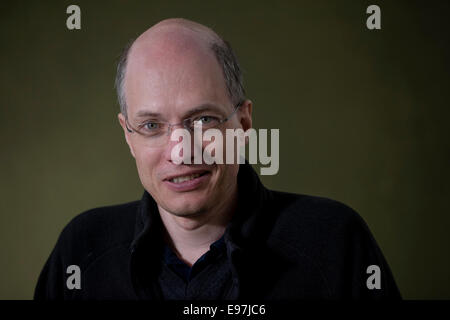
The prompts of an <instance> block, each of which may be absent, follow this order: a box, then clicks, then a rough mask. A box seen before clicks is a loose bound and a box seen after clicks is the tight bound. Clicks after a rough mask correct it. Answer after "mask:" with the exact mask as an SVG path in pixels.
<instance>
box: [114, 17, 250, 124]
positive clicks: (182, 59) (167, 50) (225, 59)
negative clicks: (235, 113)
mask: <svg viewBox="0 0 450 320" xmlns="http://www.w3.org/2000/svg"><path fill="white" fill-rule="evenodd" d="M186 63H191V64H192V63H194V64H197V65H198V67H201V66H202V65H209V67H210V68H217V69H218V70H219V72H221V73H222V75H223V85H224V87H225V90H226V91H227V94H228V96H229V99H230V100H231V102H232V103H233V104H237V103H238V102H240V101H242V100H244V98H245V92H244V88H243V79H242V73H241V70H240V67H239V63H238V61H237V59H236V56H235V55H234V53H233V51H232V49H231V47H230V45H229V44H228V43H227V42H226V41H224V40H223V39H222V38H221V37H220V36H218V35H217V34H216V33H215V32H214V31H213V30H211V29H210V28H208V27H206V26H204V25H201V24H199V23H196V22H193V21H189V20H186V19H179V18H178V19H167V20H163V21H161V22H159V23H157V24H155V25H154V26H152V27H151V28H150V29H148V30H147V31H145V32H144V33H143V34H141V35H140V36H139V37H138V38H137V39H136V40H135V41H134V42H132V43H130V44H129V45H128V46H127V47H126V48H125V50H124V52H123V54H122V56H121V58H120V61H119V64H118V67H117V75H116V89H117V94H118V99H119V104H120V109H121V113H122V114H123V115H124V116H127V102H128V101H127V97H126V86H127V82H128V81H131V80H130V77H129V74H135V73H136V72H143V70H146V69H149V68H156V67H160V66H162V65H165V66H167V72H170V70H171V69H172V70H174V71H175V70H177V68H180V66H181V65H182V64H186ZM194 70H195V68H194ZM152 85H159V86H163V85H164V83H154V84H152Z"/></svg>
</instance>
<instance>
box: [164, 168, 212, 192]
mask: <svg viewBox="0 0 450 320" xmlns="http://www.w3.org/2000/svg"><path fill="white" fill-rule="evenodd" d="M210 177H211V172H210V171H206V170H195V171H189V172H185V173H180V174H177V175H171V176H169V177H167V178H166V179H164V183H165V185H166V186H167V187H168V188H169V189H170V190H172V191H175V192H186V191H193V190H195V189H198V188H201V186H202V185H205V184H206V183H207V182H208V181H209V179H210Z"/></svg>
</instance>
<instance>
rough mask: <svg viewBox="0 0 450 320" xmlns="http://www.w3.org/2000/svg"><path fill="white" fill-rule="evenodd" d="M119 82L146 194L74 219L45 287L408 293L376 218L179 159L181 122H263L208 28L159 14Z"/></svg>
mask: <svg viewBox="0 0 450 320" xmlns="http://www.w3.org/2000/svg"><path fill="white" fill-rule="evenodd" d="M116 86H117V90H118V96H119V102H120V106H121V112H120V113H119V116H118V117H119V122H120V124H121V126H122V128H123V130H124V134H125V139H126V141H127V143H128V145H129V148H130V151H131V154H132V156H133V157H134V158H135V160H136V166H137V169H138V173H139V177H140V180H141V183H142V185H143V187H144V189H145V192H144V195H143V197H142V199H141V200H140V201H135V202H131V203H127V204H123V205H116V206H110V207H103V208H97V209H93V210H90V211H88V212H86V213H83V214H81V215H79V216H77V217H76V218H74V219H73V220H72V221H71V222H70V223H69V224H68V225H67V226H66V228H65V229H64V230H63V232H62V233H61V235H60V237H59V240H58V242H57V244H56V246H55V248H54V250H53V252H52V253H51V256H50V258H49V259H48V261H47V263H46V265H45V266H44V269H43V271H42V273H41V275H40V278H39V281H38V284H37V287H36V291H35V298H36V299H164V300H169V299H177V300H179V299H187V300H194V299H227V300H233V299H241V298H251V299H276V300H280V299H302V298H322V299H340V298H399V297H400V294H399V291H398V289H397V287H396V284H395V282H394V279H393V277H392V274H391V272H390V270H389V267H388V265H387V263H386V261H385V259H384V258H383V255H382V253H381V251H380V249H379V248H378V246H377V244H376V242H375V240H374V239H373V237H372V235H371V234H370V231H369V229H368V228H367V226H366V224H365V223H364V221H363V220H362V219H361V218H360V216H359V215H358V214H357V213H356V212H354V211H353V210H352V209H350V208H349V207H347V206H345V205H344V204H341V203H339V202H336V201H333V200H329V199H325V198H319V197H313V196H306V195H296V194H290V193H283V192H276V191H271V190H268V189H266V188H265V187H264V186H263V185H262V184H261V182H260V180H259V178H258V176H257V174H256V173H255V172H254V171H253V169H252V168H251V166H250V165H249V164H248V163H245V164H239V163H236V162H235V163H232V164H218V163H214V164H209V165H207V164H205V163H200V164H188V163H186V162H184V163H178V164H177V163H175V162H174V161H173V155H172V150H173V147H174V146H175V145H176V144H177V143H178V140H175V141H172V139H170V133H171V132H172V131H173V130H175V129H177V128H183V127H184V128H188V129H192V126H193V125H196V124H204V125H206V126H208V125H210V124H211V123H213V124H214V128H216V129H219V130H221V131H222V132H224V131H225V130H226V129H237V128H240V129H243V130H244V131H245V130H248V129H250V128H251V127H252V117H251V116H252V102H251V101H250V100H248V99H245V96H244V89H243V86H242V75H241V72H240V69H239V65H238V63H237V60H236V58H235V56H234V54H233V52H232V50H231V48H230V46H229V45H228V43H226V42H225V41H223V40H222V39H221V38H220V37H219V36H218V35H217V34H215V33H214V32H213V31H212V30H211V29H209V28H207V27H205V26H202V25H200V24H198V23H195V22H192V21H187V20H184V19H168V20H164V21H162V22H160V23H158V24H156V25H155V26H153V27H152V28H150V29H149V30H147V31H146V32H145V33H143V34H142V35H141V36H140V37H138V38H137V39H136V40H135V41H134V42H133V43H132V45H131V46H130V47H128V48H127V49H126V50H125V52H124V54H123V56H122V58H121V61H120V63H119V66H118V74H117V79H116ZM210 126H211V125H210ZM206 145H207V143H204V144H203V145H202V147H203V148H204V147H205V146H206ZM70 266H72V267H71V268H72V269H69V270H75V271H77V272H76V273H77V274H75V273H73V272H74V271H70V272H67V270H68V268H69V267H70ZM73 266H75V268H76V269H73V268H74V267H73ZM76 276H77V277H78V279H77V277H76ZM77 281H78V283H77Z"/></svg>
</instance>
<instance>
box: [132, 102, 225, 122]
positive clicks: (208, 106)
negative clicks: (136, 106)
mask: <svg viewBox="0 0 450 320" xmlns="http://www.w3.org/2000/svg"><path fill="white" fill-rule="evenodd" d="M205 111H214V112H220V113H222V112H221V110H220V107H219V106H218V105H216V104H214V103H209V102H207V103H202V104H201V105H199V106H196V107H194V108H192V109H190V110H188V111H187V112H185V114H184V115H183V118H184V119H186V118H189V117H191V116H192V115H194V114H196V113H200V112H205ZM144 117H152V118H161V114H160V113H158V112H151V111H148V110H141V111H138V112H137V113H136V118H144Z"/></svg>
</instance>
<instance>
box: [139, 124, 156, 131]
mask: <svg viewBox="0 0 450 320" xmlns="http://www.w3.org/2000/svg"><path fill="white" fill-rule="evenodd" d="M143 127H144V128H145V129H146V130H149V131H155V130H157V129H159V128H160V124H159V123H157V122H147V123H144V125H143Z"/></svg>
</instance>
